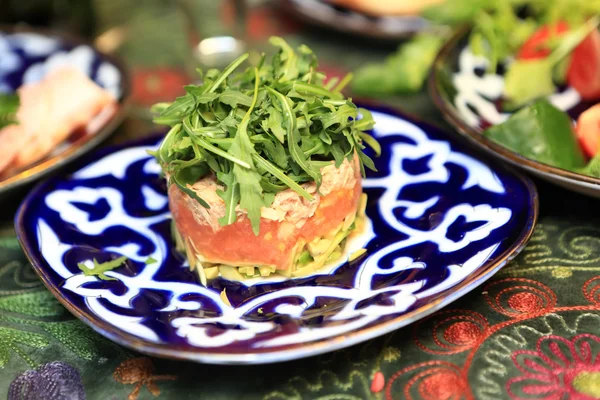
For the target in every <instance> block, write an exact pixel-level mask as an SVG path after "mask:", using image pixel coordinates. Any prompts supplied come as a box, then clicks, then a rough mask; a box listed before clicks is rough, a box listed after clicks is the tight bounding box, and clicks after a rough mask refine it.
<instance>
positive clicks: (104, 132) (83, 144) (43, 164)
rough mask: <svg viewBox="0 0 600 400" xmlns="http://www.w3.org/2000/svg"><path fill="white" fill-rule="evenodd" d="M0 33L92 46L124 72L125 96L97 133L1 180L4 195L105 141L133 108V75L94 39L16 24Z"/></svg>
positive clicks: (122, 95)
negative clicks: (38, 36)
mask: <svg viewBox="0 0 600 400" xmlns="http://www.w3.org/2000/svg"><path fill="white" fill-rule="evenodd" d="M0 33H7V34H14V33H34V34H38V35H42V36H45V37H53V38H55V39H57V40H59V41H61V42H62V43H65V44H67V45H73V46H76V45H86V46H89V47H90V48H92V50H93V51H94V52H95V53H97V54H99V55H101V56H102V57H104V58H105V59H106V60H108V61H109V62H110V63H111V64H113V65H114V66H115V67H116V68H117V69H118V70H119V73H120V74H121V82H120V83H119V86H120V88H121V90H122V94H121V99H120V100H119V102H118V103H119V106H118V107H117V111H116V112H115V115H113V116H112V117H111V118H110V120H109V121H108V122H106V123H104V125H103V126H102V127H101V128H100V129H99V130H98V131H97V132H96V133H95V134H93V135H85V136H83V137H81V138H80V139H78V140H76V141H75V142H73V143H72V144H70V145H69V146H68V147H67V148H66V149H65V150H63V151H62V152H61V153H59V154H57V155H55V156H53V157H50V158H45V159H43V160H41V161H40V162H38V163H37V164H34V165H33V166H32V167H29V168H27V169H26V170H23V171H21V172H19V173H18V174H16V175H12V176H10V177H8V178H6V179H4V180H1V181H0V194H1V193H7V192H10V191H11V190H13V189H16V188H18V187H22V186H25V185H27V184H29V183H31V182H34V181H36V180H38V179H40V178H41V177H43V176H44V175H46V174H49V173H51V172H53V171H55V170H57V169H59V168H61V167H63V166H65V165H66V164H68V163H69V162H71V161H74V160H76V159H77V158H79V157H81V156H82V155H83V154H85V153H87V152H89V151H90V150H92V149H93V148H94V147H96V146H97V145H98V144H100V143H101V142H102V141H104V140H105V139H107V138H108V137H109V136H110V135H112V134H113V133H114V132H115V130H116V129H117V127H118V126H119V125H120V124H121V123H122V122H123V120H124V119H125V117H126V116H127V112H128V110H129V108H130V100H131V77H130V75H129V71H128V69H127V68H126V66H125V63H124V62H123V61H122V60H121V59H120V58H118V57H116V56H114V55H112V54H108V53H105V52H103V51H101V50H99V49H98V48H97V47H96V46H95V45H94V44H93V43H92V42H91V41H89V40H86V39H83V38H82V37H79V36H76V35H72V34H67V33H63V32H59V31H56V30H52V29H42V28H33V27H28V26H27V27H23V26H13V25H0Z"/></svg>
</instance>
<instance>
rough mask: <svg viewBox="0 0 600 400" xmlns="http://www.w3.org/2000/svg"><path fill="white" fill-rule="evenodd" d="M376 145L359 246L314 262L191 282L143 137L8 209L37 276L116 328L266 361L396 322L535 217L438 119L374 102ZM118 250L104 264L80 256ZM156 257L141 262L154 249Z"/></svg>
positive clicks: (476, 269)
mask: <svg viewBox="0 0 600 400" xmlns="http://www.w3.org/2000/svg"><path fill="white" fill-rule="evenodd" d="M372 112H373V116H374V118H375V120H376V122H377V123H376V128H375V130H374V132H373V134H374V135H375V136H376V137H377V139H378V140H379V142H380V143H381V145H382V148H383V153H382V155H381V157H379V158H377V159H376V166H377V168H378V172H374V173H368V176H367V178H366V179H365V180H364V182H363V185H364V190H365V192H366V193H367V195H368V197H369V201H368V205H367V210H366V213H367V216H368V219H369V222H368V223H367V229H366V230H365V232H363V233H362V234H361V235H360V236H359V237H357V238H355V239H354V241H353V243H352V246H354V248H355V249H358V248H365V249H366V250H367V251H366V253H365V254H364V255H362V256H360V257H358V258H357V259H355V260H353V261H352V262H347V261H344V262H340V263H338V264H336V265H331V266H328V267H326V268H324V269H323V270H322V271H319V272H318V273H315V274H314V275H311V276H307V277H303V278H296V279H291V280H284V279H278V278H272V279H270V280H267V281H265V282H261V281H256V280H254V281H248V282H243V283H240V282H233V281H228V280H225V279H222V278H217V279H215V280H213V281H211V282H209V284H208V287H203V286H202V285H200V284H199V278H198V277H197V275H196V273H195V272H193V271H190V270H189V268H188V266H187V264H186V261H185V257H184V256H182V255H181V254H179V253H177V251H176V250H175V249H174V243H173V238H172V237H171V233H170V214H169V209H168V201H167V197H166V194H165V192H166V187H165V183H164V179H163V178H162V177H160V176H159V174H160V168H159V167H158V165H157V163H156V162H155V160H154V159H153V158H151V157H150V156H149V155H148V154H147V151H148V150H152V149H156V148H157V146H158V143H159V141H160V138H157V137H154V138H150V139H147V140H145V141H142V142H137V143H132V144H129V145H127V146H125V147H119V148H114V149H106V150H103V151H102V152H99V153H96V154H94V155H92V156H90V157H87V159H86V160H84V162H85V166H83V167H80V168H79V169H77V170H75V171H74V172H72V173H70V174H68V175H66V176H63V177H60V178H55V179H52V180H50V181H48V182H46V183H44V184H42V185H40V186H38V187H37V188H36V189H35V190H34V191H33V192H32V193H31V194H30V195H29V196H28V197H27V198H26V199H25V200H24V202H23V204H22V205H21V208H20V210H19V212H18V215H17V217H16V229H17V233H18V236H19V240H20V242H21V244H22V246H23V248H24V250H25V252H26V254H27V255H28V257H29V258H30V260H31V262H32V263H33V265H34V267H35V269H36V271H37V273H38V274H39V275H40V277H41V278H42V279H43V281H44V283H45V284H46V285H47V287H48V288H49V289H50V290H51V291H52V293H54V294H55V295H56V296H57V298H58V299H59V300H60V301H61V302H63V304H64V305H65V306H66V307H67V308H68V309H69V310H70V311H71V312H73V313H74V314H75V315H76V316H78V317H79V318H81V319H82V320H84V321H85V322H87V323H88V324H89V325H90V326H92V327H93V328H94V329H95V330H97V331H98V332H100V333H101V334H103V335H105V336H106V337H108V338H110V339H112V340H115V341H116V342H118V343H120V344H123V345H126V346H129V347H132V348H134V349H136V350H139V351H142V352H145V353H149V354H153V355H157V356H165V357H174V358H181V359H190V360H194V361H200V362H209V363H267V362H276V361H284V360H289V359H294V358H300V357H306V356H310V355H314V354H318V353H323V352H327V351H332V350H335V349H338V348H341V347H346V346H350V345H352V344H355V343H358V342H360V341H364V340H367V339H369V338H373V337H375V336H378V335H382V334H384V333H386V332H389V331H391V330H394V329H397V328H399V327H401V326H404V325H407V324H409V323H411V322H413V321H415V320H417V319H419V318H422V317H424V316H426V315H428V314H430V313H431V312H433V311H435V310H437V309H439V308H441V307H443V306H444V305H446V304H448V303H449V302H451V301H453V300H455V299H457V298H458V297H460V296H461V295H464V294H465V293H467V292H468V291H470V290H472V289H473V288H475V287H476V286H477V285H479V284H481V283H482V282H483V281H485V280H486V279H487V278H489V277H490V276H491V275H492V274H493V273H494V272H495V271H497V270H498V269H499V268H501V267H502V266H503V265H504V264H505V263H506V262H507V261H508V260H510V259H511V258H512V257H514V255H515V254H516V253H517V252H518V251H520V249H522V248H523V246H524V245H525V243H526V241H527V240H528V239H529V236H530V235H531V233H532V230H533V227H534V224H535V220H536V216H537V194H536V191H535V188H534V187H533V185H532V184H531V183H530V182H529V181H528V180H526V179H524V178H522V177H520V176H517V175H514V174H513V173H510V172H508V171H506V170H504V169H501V168H499V169H497V168H492V167H490V166H488V165H486V164H484V163H483V162H481V161H480V160H479V159H477V158H476V157H473V156H471V155H469V154H468V153H466V152H465V150H464V149H463V148H462V147H461V146H460V145H459V144H457V143H455V141H454V139H452V138H450V137H447V136H446V135H445V134H444V133H442V132H440V131H439V130H437V129H436V128H434V127H432V126H429V125H426V124H422V123H419V122H415V121H412V120H410V119H407V117H401V116H399V115H397V114H394V113H392V112H389V111H385V110H381V109H373V110H372ZM122 255H124V256H126V257H127V258H128V260H127V261H126V263H125V265H124V266H122V267H119V268H117V269H116V270H114V271H110V272H107V273H106V275H107V276H108V277H110V278H113V280H100V279H99V278H97V277H96V276H85V275H84V274H83V273H82V271H81V270H80V269H79V268H78V263H84V264H86V265H88V266H91V263H92V260H93V259H96V260H97V261H99V262H104V261H107V260H111V259H115V258H117V257H119V256H122ZM153 261H154V262H153Z"/></svg>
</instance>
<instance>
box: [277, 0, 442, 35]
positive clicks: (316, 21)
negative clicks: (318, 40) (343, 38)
mask: <svg viewBox="0 0 600 400" xmlns="http://www.w3.org/2000/svg"><path fill="white" fill-rule="evenodd" d="M294 3H295V2H294V1H293V0H281V1H280V4H279V8H280V9H281V10H283V11H284V12H285V13H287V14H288V15H292V16H294V17H296V18H297V19H299V20H301V21H303V22H305V23H309V24H312V25H316V26H319V27H321V28H327V29H331V30H333V31H336V32H340V33H344V34H352V35H364V36H367V37H370V38H373V39H384V40H397V39H407V38H410V37H411V36H414V35H416V34H417V33H420V32H436V31H438V30H439V31H445V30H446V28H444V27H436V26H434V25H433V24H432V23H430V22H429V21H428V20H427V19H425V18H423V17H422V16H420V15H397V16H390V17H387V18H394V19H397V20H407V21H408V20H411V21H419V22H420V23H422V24H423V26H424V28H423V29H405V30H402V31H398V32H395V33H390V32H386V31H385V30H383V29H376V28H375V29H368V28H362V29H361V28H356V27H353V26H349V25H348V24H347V23H345V22H344V21H337V22H338V24H329V23H327V22H326V21H324V20H323V19H321V18H319V17H315V16H314V15H311V14H309V13H307V12H304V11H303V10H302V9H301V8H300V7H297V6H296V5H295V4H294ZM349 11H350V12H353V13H355V14H358V15H366V14H362V13H360V12H358V11H354V10H351V9H349ZM374 18H382V17H377V16H375V17H374ZM376 25H377V24H376V23H371V24H369V28H373V27H374V26H375V27H376Z"/></svg>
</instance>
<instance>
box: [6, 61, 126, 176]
mask: <svg viewBox="0 0 600 400" xmlns="http://www.w3.org/2000/svg"><path fill="white" fill-rule="evenodd" d="M17 93H18V95H19V101H20V105H19V110H18V111H17V120H18V122H19V124H18V125H10V126H7V127H5V128H4V129H2V130H0V173H2V172H5V171H6V170H7V169H10V170H16V169H21V168H23V167H25V166H27V165H29V164H32V163H34V162H36V161H38V160H40V159H42V158H44V157H45V156H47V155H48V154H49V153H50V152H51V151H52V149H54V148H55V147H56V145H58V144H59V143H61V142H63V141H64V140H65V139H67V138H68V137H69V136H70V135H71V133H72V132H73V131H75V130H76V129H78V128H81V127H84V126H86V125H87V124H88V122H89V121H90V120H92V119H93V118H94V116H96V115H97V114H99V113H100V112H101V111H103V110H105V109H106V108H107V107H113V108H115V109H116V99H115V98H114V97H113V96H112V95H111V94H110V93H109V92H107V91H106V90H104V89H103V88H101V87H100V86H98V85H97V84H96V83H95V82H93V81H92V80H90V79H89V78H88V77H87V76H86V75H85V74H84V73H82V72H81V71H79V70H77V69H76V68H73V67H63V68H60V69H57V70H55V71H52V72H50V73H49V74H48V75H47V76H46V77H45V78H44V79H43V80H42V81H40V82H37V83H34V84H28V85H23V86H21V87H20V88H19V89H18V90H17Z"/></svg>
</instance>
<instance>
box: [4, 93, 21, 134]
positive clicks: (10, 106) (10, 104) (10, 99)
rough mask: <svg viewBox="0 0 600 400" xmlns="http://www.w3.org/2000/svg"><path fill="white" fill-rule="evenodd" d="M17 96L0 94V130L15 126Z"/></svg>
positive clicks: (17, 107) (17, 105)
mask: <svg viewBox="0 0 600 400" xmlns="http://www.w3.org/2000/svg"><path fill="white" fill-rule="evenodd" d="M18 109H19V96H17V95H16V94H0V129H2V128H4V127H5V126H8V125H12V124H16V123H17V122H18V121H17V110H18Z"/></svg>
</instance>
